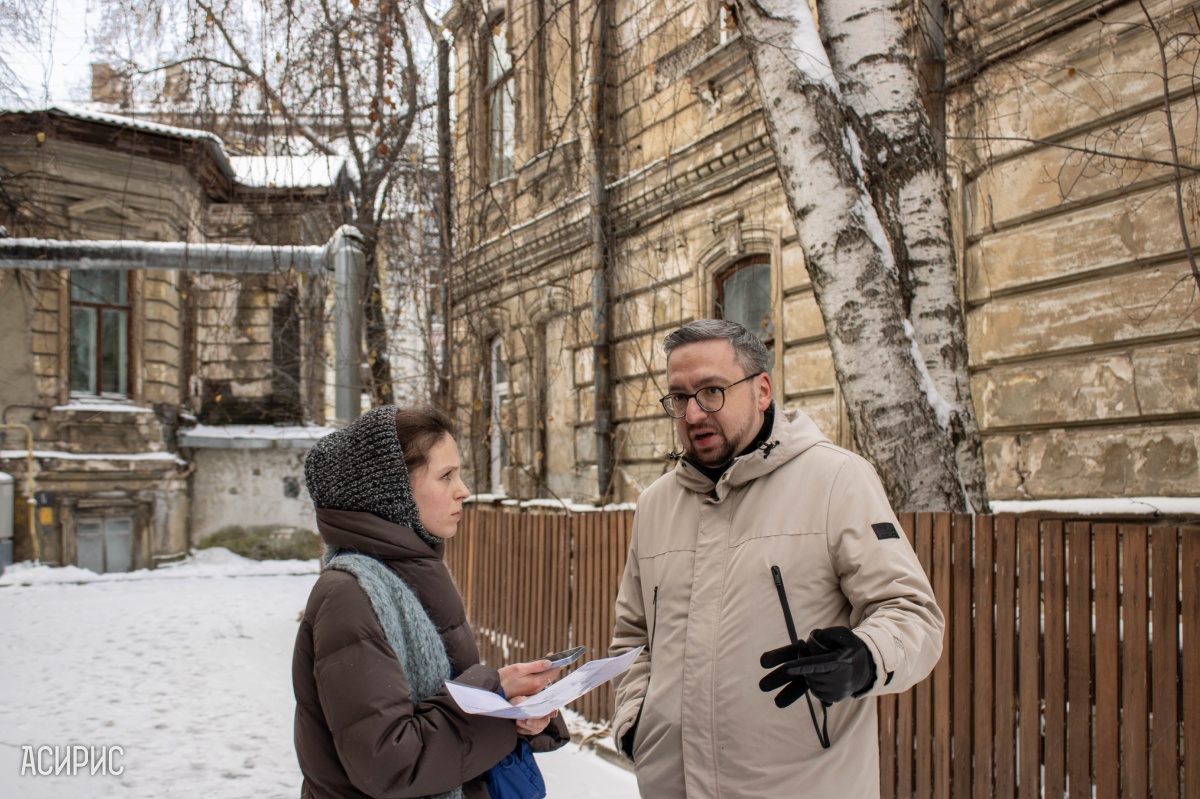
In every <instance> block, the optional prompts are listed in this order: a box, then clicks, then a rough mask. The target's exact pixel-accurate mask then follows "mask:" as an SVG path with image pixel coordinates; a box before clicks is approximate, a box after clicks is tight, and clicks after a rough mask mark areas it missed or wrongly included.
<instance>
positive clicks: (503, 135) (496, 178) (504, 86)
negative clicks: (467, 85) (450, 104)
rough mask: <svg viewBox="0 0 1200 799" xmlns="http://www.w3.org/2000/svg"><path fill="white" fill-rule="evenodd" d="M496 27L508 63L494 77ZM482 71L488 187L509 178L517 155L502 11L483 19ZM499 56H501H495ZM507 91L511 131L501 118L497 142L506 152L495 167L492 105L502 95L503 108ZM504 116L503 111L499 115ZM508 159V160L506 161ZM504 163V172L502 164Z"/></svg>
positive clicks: (511, 72)
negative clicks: (504, 94)
mask: <svg viewBox="0 0 1200 799" xmlns="http://www.w3.org/2000/svg"><path fill="white" fill-rule="evenodd" d="M497 27H499V28H500V29H501V30H500V33H501V34H502V35H503V39H504V51H503V55H504V56H505V58H506V59H507V61H508V63H507V64H506V65H505V66H506V68H505V69H504V71H502V72H501V73H500V74H499V75H497V76H496V77H494V78H493V77H492V64H493V52H494V51H495V48H496V39H497V38H498V36H497V34H496V28H497ZM483 34H484V35H483V65H482V66H483V69H482V70H481V78H482V82H483V92H482V96H483V120H484V124H483V137H484V147H483V153H484V156H483V168H484V174H485V175H486V176H487V181H486V182H487V184H488V185H491V184H494V183H499V182H500V181H503V180H507V179H508V178H511V177H512V176H513V175H514V174H515V173H516V164H515V153H516V127H517V120H516V98H515V97H514V96H513V91H512V89H513V86H514V85H515V84H514V80H515V78H514V75H515V69H514V64H513V60H512V56H511V54H509V52H508V36H509V27H508V15H507V13H506V12H505V10H504V9H499V10H497V11H495V12H494V13H492V14H490V15H489V16H488V17H487V19H486V25H485V27H484V31H483ZM496 55H497V56H499V55H501V54H500V53H497V54H496ZM504 92H507V94H508V103H509V106H510V107H511V109H512V129H511V130H508V131H505V130H504V128H503V122H504V120H503V118H501V120H500V122H501V129H500V141H501V142H502V143H503V145H504V149H505V150H506V152H505V153H502V155H501V160H500V161H499V162H498V167H497V166H495V165H494V164H493V155H494V153H493V141H492V139H493V114H492V102H493V98H494V97H495V96H496V95H497V94H498V93H501V98H502V99H501V105H502V106H503V102H504V101H503V94H502V93H504ZM501 117H503V112H501ZM505 156H507V161H505V160H504V159H505ZM506 163H507V170H506V169H505V164H506Z"/></svg>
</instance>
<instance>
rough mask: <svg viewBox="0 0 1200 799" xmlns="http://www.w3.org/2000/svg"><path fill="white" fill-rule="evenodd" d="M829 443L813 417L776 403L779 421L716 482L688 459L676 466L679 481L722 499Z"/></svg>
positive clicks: (697, 490) (702, 492)
mask: <svg viewBox="0 0 1200 799" xmlns="http://www.w3.org/2000/svg"><path fill="white" fill-rule="evenodd" d="M822 442H824V443H829V439H828V438H826V437H825V435H824V434H823V433H822V432H821V431H820V430H819V429H818V428H817V426H816V424H814V423H813V421H812V419H810V418H808V415H807V414H805V413H804V411H801V410H783V409H781V408H779V407H778V406H775V424H774V426H773V428H772V429H771V433H770V435H768V436H767V438H766V440H765V441H764V442H763V444H762V445H761V446H759V447H758V448H756V449H754V450H751V451H750V452H747V453H744V454H742V455H739V456H738V457H736V458H734V459H733V463H731V464H730V465H729V468H728V469H726V470H725V473H724V474H723V475H721V477H720V478H719V479H718V480H717V481H716V482H715V483H714V482H713V480H712V479H710V478H709V477H708V476H706V475H705V474H704V473H703V472H701V471H700V470H699V469H697V468H696V467H695V466H693V465H692V464H690V463H688V462H687V461H686V460H681V461H679V463H678V465H676V467H675V477H676V479H677V480H679V484H680V485H681V486H682V487H683V488H686V489H688V490H689V491H694V492H696V493H698V494H708V495H713V494H714V493H715V498H716V499H717V501H720V500H722V499H724V498H725V496H726V495H727V494H728V493H729V491H730V489H733V488H738V487H740V486H743V485H746V484H747V483H750V482H752V481H754V480H757V479H758V478H759V477H763V476H764V475H768V474H770V473H771V472H773V471H775V470H776V469H778V468H779V467H780V466H782V465H783V464H785V463H787V462H788V461H790V460H791V459H792V458H795V457H796V456H797V455H799V454H800V453H802V452H804V451H805V450H807V449H809V448H810V447H812V446H813V445H815V444H819V443H822Z"/></svg>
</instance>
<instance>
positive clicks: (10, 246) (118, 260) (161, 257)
mask: <svg viewBox="0 0 1200 799" xmlns="http://www.w3.org/2000/svg"><path fill="white" fill-rule="evenodd" d="M362 242H363V236H362V234H361V233H360V232H359V230H358V228H356V227H354V226H353V225H342V226H341V227H340V228H338V229H337V231H335V232H334V234H333V236H332V237H331V238H330V239H329V241H328V242H327V243H326V244H325V245H324V246H321V247H317V246H305V247H282V246H272V245H265V244H206V243H191V242H157V241H84V240H76V241H58V240H54V239H26V238H11V239H4V238H0V269H71V270H81V269H83V270H86V269H170V270H179V271H184V272H214V273H225V274H238V275H262V274H272V273H275V272H281V271H286V270H288V269H295V270H296V271H298V272H303V273H305V274H310V275H317V274H325V273H327V272H328V271H330V270H332V271H333V272H334V279H335V284H336V291H335V294H334V308H333V314H334V331H335V334H334V341H335V348H334V349H335V358H336V361H337V363H336V367H335V380H336V389H335V407H336V416H337V418H338V420H339V421H341V422H343V423H346V422H350V421H353V420H354V419H357V418H358V416H359V413H361V407H362V400H361V396H362V368H361V365H360V364H361V362H362V352H361V347H360V346H359V343H360V342H361V341H362V296H361V295H362V281H363V277H364V274H365V271H366V268H365V264H366V259H365V257H364V254H363V247H362ZM31 446H32V444H31Z"/></svg>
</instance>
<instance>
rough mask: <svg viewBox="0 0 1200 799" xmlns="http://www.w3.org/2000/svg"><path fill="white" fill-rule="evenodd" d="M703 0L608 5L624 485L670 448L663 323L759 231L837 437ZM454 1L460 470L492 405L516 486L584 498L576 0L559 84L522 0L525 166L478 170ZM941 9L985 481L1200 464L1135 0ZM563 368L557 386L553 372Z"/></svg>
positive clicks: (807, 313)
mask: <svg viewBox="0 0 1200 799" xmlns="http://www.w3.org/2000/svg"><path fill="white" fill-rule="evenodd" d="M1193 5H1194V4H1190V3H1183V2H1179V0H1158V1H1157V2H1152V3H1150V4H1149V7H1150V12H1151V18H1152V19H1153V20H1155V22H1156V24H1159V25H1162V26H1165V27H1166V28H1167V29H1170V30H1175V29H1177V28H1178V29H1179V30H1180V31H1181V32H1184V33H1191V32H1193V31H1192V29H1193V28H1194V27H1195V20H1194V15H1192V13H1191V9H1192V6H1193ZM719 7H720V4H717V3H713V4H711V5H710V4H708V3H703V2H697V3H692V2H669V0H621V1H620V2H617V3H616V4H615V6H614V12H613V17H614V19H613V25H614V27H613V31H612V34H611V38H612V46H611V49H610V53H609V58H610V69H609V72H608V80H607V82H606V91H607V92H608V100H609V104H610V107H611V108H612V114H611V116H610V118H608V119H606V120H604V123H605V127H606V129H610V130H612V131H615V133H613V135H612V136H611V140H612V143H611V147H610V150H609V152H608V153H607V159H606V161H605V165H606V170H607V177H608V180H607V183H608V190H609V197H610V204H611V214H610V218H611V224H612V227H613V230H614V238H615V241H616V244H615V247H616V249H615V252H614V254H613V259H612V262H613V265H614V266H613V281H612V312H611V319H610V321H611V329H610V330H609V334H610V336H611V337H612V339H613V344H612V348H611V351H610V354H611V357H612V359H613V364H614V367H613V371H614V374H615V378H616V379H615V384H614V386H613V412H614V416H615V421H616V423H617V424H616V437H615V447H616V451H617V455H618V459H619V468H618V481H619V485H618V486H617V487H616V488H617V490H616V492H615V496H616V497H617V498H619V499H623V500H630V499H635V498H636V496H637V494H638V492H639V491H640V490H641V489H642V488H644V487H645V486H646V485H647V484H648V483H649V482H650V481H651V480H653V479H654V478H655V477H656V476H657V475H659V474H661V473H662V471H663V470H664V469H665V468H667V464H666V462H665V461H664V460H663V459H662V456H663V455H664V454H665V453H666V452H667V451H669V450H670V449H673V448H675V447H676V442H674V440H673V437H672V436H673V432H672V427H671V425H670V423H669V422H668V421H667V420H666V419H665V417H664V416H663V415H662V413H661V409H660V408H659V407H658V405H657V399H658V397H659V396H661V394H662V393H664V391H665V389H664V386H663V384H664V374H665V363H664V362H663V357H662V352H661V341H662V338H663V337H664V336H665V335H666V334H667V333H668V332H670V331H671V330H672V329H674V328H675V327H677V326H678V325H679V324H681V323H683V322H685V321H687V320H689V319H692V318H696V317H700V316H708V315H712V314H713V313H714V307H715V306H714V299H713V291H714V288H713V287H714V278H715V277H716V276H717V275H718V274H719V273H720V272H721V270H722V269H724V268H725V267H727V266H729V265H731V264H733V263H734V262H736V261H737V260H738V259H739V258H741V257H744V256H749V255H761V256H765V257H766V258H767V259H768V261H769V263H770V267H771V292H772V300H771V302H772V307H773V314H774V317H775V323H776V337H775V344H774V346H775V350H774V352H775V360H774V366H773V370H772V378H773V382H774V385H775V388H776V397H777V399H778V400H779V401H780V402H781V403H782V404H784V405H785V406H788V407H799V408H803V409H804V410H805V411H806V412H808V413H809V414H810V415H811V416H812V417H813V418H814V419H815V420H816V421H817V423H818V425H819V426H820V427H821V428H822V429H823V430H824V431H825V432H826V433H827V435H829V436H830V437H831V438H832V439H833V440H835V441H837V442H838V443H840V444H842V445H843V446H852V445H853V444H852V438H851V434H850V431H849V429H848V420H847V418H846V414H845V409H844V407H843V403H842V400H841V397H840V393H839V390H838V387H837V383H836V379H835V373H834V369H833V363H832V358H831V355H830V351H829V347H828V345H827V343H826V336H825V331H824V325H823V321H822V318H821V315H820V312H819V309H818V308H817V305H816V301H815V298H814V296H813V292H812V287H811V284H810V282H809V279H808V276H807V273H806V270H805V268H804V257H803V254H802V252H801V251H800V248H799V246H798V244H797V242H796V237H795V232H794V229H793V226H792V224H791V220H790V215H789V212H788V210H787V206H786V202H785V199H784V197H783V194H782V190H781V187H780V185H779V182H778V178H777V177H776V173H775V167H774V158H773V155H772V153H771V151H770V146H769V142H768V140H767V137H766V133H765V128H764V125H763V121H762V118H761V114H760V112H759V110H758V105H757V102H758V101H757V98H756V87H755V84H754V80H753V75H752V73H751V72H750V71H749V63H748V60H747V58H746V56H745V52H744V48H743V47H742V44H741V42H740V40H739V39H738V38H737V35H736V33H730V32H722V31H721V30H720V29H719V25H718V19H717V17H718V15H719V13H720V12H719ZM464 9H465V6H463V7H461V8H456V9H455V11H454V12H452V13H451V16H450V19H451V21H452V24H453V25H454V26H455V27H456V29H457V30H456V42H457V47H458V60H457V63H458V69H459V73H458V83H457V86H458V91H459V98H458V107H459V108H460V109H465V111H464V112H463V113H460V115H459V118H458V131H457V138H456V141H457V142H458V158H459V160H458V164H459V165H460V167H459V175H460V176H466V177H465V179H463V178H460V180H459V183H458V189H459V194H458V206H459V221H460V225H461V228H462V229H461V234H460V238H459V241H460V249H459V251H458V252H459V262H458V264H457V273H456V276H455V281H454V284H453V285H454V296H455V329H454V335H455V338H454V340H455V342H456V343H457V344H458V348H457V351H456V352H455V375H456V384H457V392H458V394H457V399H458V407H459V413H460V422H461V424H462V427H463V430H464V431H465V432H466V433H467V439H468V444H467V446H466V447H465V448H464V449H465V450H466V451H467V453H469V456H467V457H466V460H467V465H468V467H469V469H471V470H472V475H473V480H474V483H475V487H476V488H477V490H486V488H488V487H490V477H489V474H488V465H489V462H490V452H489V449H490V447H489V444H488V438H489V430H490V426H491V424H492V423H491V419H492V418H493V415H494V417H495V418H497V419H499V424H500V426H501V428H502V429H503V431H504V433H505V436H506V437H507V440H508V443H509V452H510V454H511V456H512V458H513V461H514V465H513V466H512V467H511V468H510V469H509V471H508V474H507V475H506V476H505V484H506V488H507V490H508V492H509V493H510V494H515V495H518V496H523V497H524V496H533V495H543V496H549V495H555V494H557V495H562V494H569V495H571V496H573V497H575V498H579V499H586V498H589V497H591V498H594V497H596V496H597V495H598V493H599V492H598V487H597V486H596V485H595V437H594V433H593V430H592V425H593V420H594V412H593V407H594V397H593V392H592V376H593V371H592V363H593V352H592V336H593V331H592V318H591V313H592V292H591V280H592V274H593V269H592V262H593V258H592V252H591V242H592V238H591V236H592V231H591V223H592V219H591V216H592V208H591V205H590V199H589V191H590V182H591V180H592V176H593V175H594V174H595V164H596V157H595V154H594V153H593V152H592V151H591V150H592V145H591V140H590V135H589V127H588V126H589V124H590V120H589V119H587V117H586V116H585V115H586V113H587V112H588V109H589V108H590V107H591V104H590V99H591V95H590V92H592V91H594V88H593V87H592V85H591V84H590V83H589V80H588V77H589V76H588V74H587V73H586V70H587V68H588V64H587V59H588V58H589V57H590V55H589V53H590V30H591V28H590V26H591V20H592V15H593V11H594V5H591V4H588V3H582V2H581V3H579V4H578V7H576V6H572V5H567V6H560V7H559V9H558V13H564V9H566V10H571V11H572V12H573V13H577V15H578V19H579V27H578V30H577V33H576V38H578V40H579V42H580V43H581V44H580V45H579V52H580V53H581V54H582V55H581V58H582V61H581V66H580V69H579V71H577V72H576V73H575V75H574V78H575V80H576V83H575V84H573V86H572V87H570V88H568V87H564V86H562V85H561V83H562V82H563V81H564V80H565V76H563V74H562V72H561V63H562V62H561V61H560V62H558V63H559V66H554V67H551V66H549V65H547V64H545V63H544V61H543V60H541V56H540V55H539V53H541V52H543V50H545V52H548V53H558V54H559V57H560V58H562V57H565V56H564V55H563V53H567V51H564V50H562V49H561V48H562V47H563V46H564V45H563V42H570V41H571V37H569V36H567V37H564V36H561V35H559V36H557V37H556V40H555V41H552V42H549V43H544V42H543V41H542V39H544V38H545V31H546V30H548V29H549V28H553V26H554V25H556V24H559V23H558V22H556V21H555V19H549V20H546V19H541V17H540V16H539V13H540V12H537V9H536V7H535V6H530V7H529V8H526V7H525V6H521V7H520V8H514V9H513V12H512V15H511V16H510V17H509V18H508V23H509V26H510V30H509V50H510V52H511V53H513V54H514V56H515V57H516V66H515V69H514V83H513V87H514V96H515V107H516V110H517V113H516V118H517V131H516V132H517V135H516V147H515V172H514V175H513V176H512V177H511V178H507V179H505V180H502V181H499V182H497V183H493V184H488V182H487V173H486V164H485V163H484V162H483V161H482V160H481V156H482V154H484V153H486V140H485V139H484V138H483V137H484V135H485V127H486V125H485V123H486V118H485V116H484V114H483V112H484V103H483V94H482V88H483V87H482V78H481V73H480V71H479V70H480V69H481V66H480V64H481V59H480V56H481V54H482V52H483V51H482V49H481V42H483V41H485V39H486V34H487V33H488V32H489V31H487V29H486V27H485V26H483V25H482V24H480V20H476V19H472V18H470V17H469V16H468V15H467V14H466V12H465V10H464ZM531 9H532V10H531ZM918 17H919V15H917V16H914V17H913V18H914V19H916V18H918ZM921 19H923V18H921ZM948 20H949V21H948V27H947V45H946V50H947V53H948V54H949V55H948V57H947V60H946V61H945V62H944V63H936V56H937V53H936V52H933V51H930V50H928V49H927V48H926V49H923V51H922V54H921V67H922V77H923V78H924V79H926V81H927V83H926V85H927V86H929V88H930V90H931V92H932V94H931V95H930V105H931V107H933V108H934V110H935V115H936V116H937V118H939V119H940V118H941V116H942V114H941V112H942V110H943V109H942V106H941V104H940V103H939V98H942V99H944V101H945V117H946V118H947V120H948V123H947V124H948V130H947V132H946V147H947V166H948V172H949V175H950V178H951V190H952V209H953V210H952V213H953V215H954V222H955V228H956V230H955V236H956V248H957V250H958V253H959V258H960V270H961V275H962V293H963V299H964V304H965V306H966V310H967V323H968V336H969V345H970V349H971V374H972V390H973V392H974V399H975V403H976V409H977V413H978V417H979V420H980V425H981V428H982V431H983V435H984V447H985V458H986V464H987V469H988V481H989V492H990V494H991V496H992V497H993V498H996V499H1033V498H1065V497H1096V496H1137V495H1194V494H1196V493H1197V492H1200V471H1198V469H1200V467H1198V461H1200V457H1198V447H1200V442H1198V438H1200V425H1198V424H1197V422H1198V420H1200V402H1198V401H1197V400H1200V378H1198V377H1197V375H1198V374H1200V355H1198V354H1197V353H1198V352H1200V349H1198V348H1197V346H1196V344H1197V339H1198V338H1200V330H1198V327H1200V303H1198V302H1197V301H1196V299H1195V297H1196V294H1195V292H1196V285H1195V283H1194V282H1192V281H1191V279H1190V275H1189V271H1188V266H1187V262H1186V259H1185V253H1184V250H1183V245H1182V243H1181V241H1182V239H1181V235H1180V232H1179V229H1178V224H1177V222H1176V219H1175V215H1176V210H1175V193H1174V191H1175V187H1174V184H1173V182H1172V177H1171V173H1170V170H1169V169H1168V168H1167V167H1165V166H1164V165H1163V164H1162V163H1154V162H1156V161H1157V162H1162V161H1164V160H1169V158H1170V153H1169V148H1168V146H1167V138H1166V132H1167V131H1166V128H1167V126H1166V124H1165V116H1164V114H1163V112H1162V102H1163V101H1162V78H1161V75H1160V74H1158V73H1157V72H1156V69H1155V64H1156V63H1157V58H1158V52H1157V49H1156V47H1155V45H1154V41H1153V38H1152V36H1151V35H1150V32H1149V30H1148V29H1147V26H1146V20H1145V18H1144V17H1143V16H1141V10H1140V8H1139V6H1138V4H1137V3H1135V2H1117V1H1111V2H1105V3H1100V4H1096V3H1093V2H1080V1H1079V0H1052V2H1032V0H1021V2H1016V3H1000V2H995V0H963V1H962V2H956V3H952V4H951V6H950V13H949V18H948ZM535 23H536V24H535ZM547 26H549V28H548V27H547ZM556 30H557V29H556ZM1178 41H1181V42H1191V41H1192V40H1191V39H1189V38H1187V37H1183V38H1180V39H1179V40H1178ZM921 46H922V48H925V45H924V44H922V45H921ZM555 47H558V48H560V49H558V50H555V49H554V48H555ZM1187 47H1191V48H1192V49H1193V50H1194V49H1195V45H1194V44H1189V45H1187ZM1187 47H1185V52H1182V53H1179V54H1176V55H1175V56H1173V57H1172V59H1171V60H1170V61H1169V64H1170V66H1169V69H1170V70H1171V73H1172V75H1174V76H1176V80H1175V81H1174V82H1173V83H1172V89H1173V91H1174V92H1175V97H1174V103H1175V117H1174V121H1175V126H1176V130H1177V131H1178V132H1181V135H1182V134H1183V133H1186V132H1187V131H1188V130H1191V131H1193V133H1192V134H1191V137H1190V138H1187V137H1184V152H1183V154H1182V158H1183V160H1184V161H1186V162H1187V163H1189V164H1193V163H1195V161H1196V152H1197V147H1198V143H1197V141H1196V139H1195V135H1194V130H1195V129H1196V125H1195V122H1196V120H1195V119H1194V117H1195V115H1196V110H1195V109H1196V104H1195V102H1194V99H1195V98H1194V96H1193V95H1194V89H1193V88H1192V86H1193V83H1192V81H1191V74H1192V73H1191V71H1190V67H1189V66H1188V64H1189V63H1192V62H1194V60H1195V58H1194V57H1195V55H1196V53H1195V52H1190V51H1186V50H1187ZM568 49H569V48H568ZM567 54H568V55H569V53H567ZM1189 58H1190V59H1191V61H1189ZM943 75H944V84H940V83H937V82H936V81H938V80H942V79H943V78H942V77H941V76H943ZM929 81H934V82H932V83H930V82H929ZM547 82H549V83H550V84H552V85H553V87H554V88H553V91H552V92H550V94H549V95H548V94H547V89H546V83H547ZM572 92H574V94H572ZM550 95H553V97H554V98H563V97H568V96H571V97H574V98H575V100H576V103H575V105H574V111H573V113H572V114H570V115H568V116H567V117H566V118H565V119H563V118H562V117H560V116H555V114H554V113H546V112H545V111H544V110H543V109H545V108H547V107H548V106H547V103H548V102H549V101H547V100H546V99H545V98H546V97H547V96H550ZM554 102H555V103H559V102H560V99H555V100H554ZM554 107H555V108H558V107H559V106H557V105H555V106H554ZM547 133H549V134H550V135H549V136H547V135H546V134H547ZM1130 156H1131V157H1132V158H1133V160H1130V159H1129V158H1128V157H1130ZM1138 159H1140V160H1138ZM1186 174H1187V173H1186V172H1185V176H1186ZM1186 181H1187V182H1186V185H1184V186H1183V189H1184V195H1185V200H1186V207H1185V215H1186V216H1187V217H1188V219H1189V222H1188V224H1189V226H1190V227H1191V231H1190V232H1191V235H1192V238H1193V240H1196V238H1198V237H1200V231H1198V230H1196V229H1195V228H1196V223H1195V219H1194V217H1195V209H1194V206H1195V199H1194V193H1195V186H1194V180H1193V179H1192V178H1190V177H1188V178H1187V179H1186ZM496 336H500V337H501V339H502V340H503V342H504V349H505V355H506V359H507V367H508V372H509V377H510V384H509V399H508V402H507V403H506V405H505V406H504V407H503V408H501V409H499V411H497V412H495V413H494V414H493V411H494V409H492V408H491V383H490V378H489V371H490V369H489V366H490V364H489V359H490V354H489V353H490V350H489V346H490V342H491V341H492V340H493V338H494V337H496ZM562 376H568V377H569V381H568V382H569V388H567V387H565V384H564V385H563V386H560V385H559V384H558V383H557V382H556V381H558V380H560V379H561V377H562ZM564 414H566V416H567V417H568V418H566V419H564V418H563V415H564ZM465 456H466V455H465Z"/></svg>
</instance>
